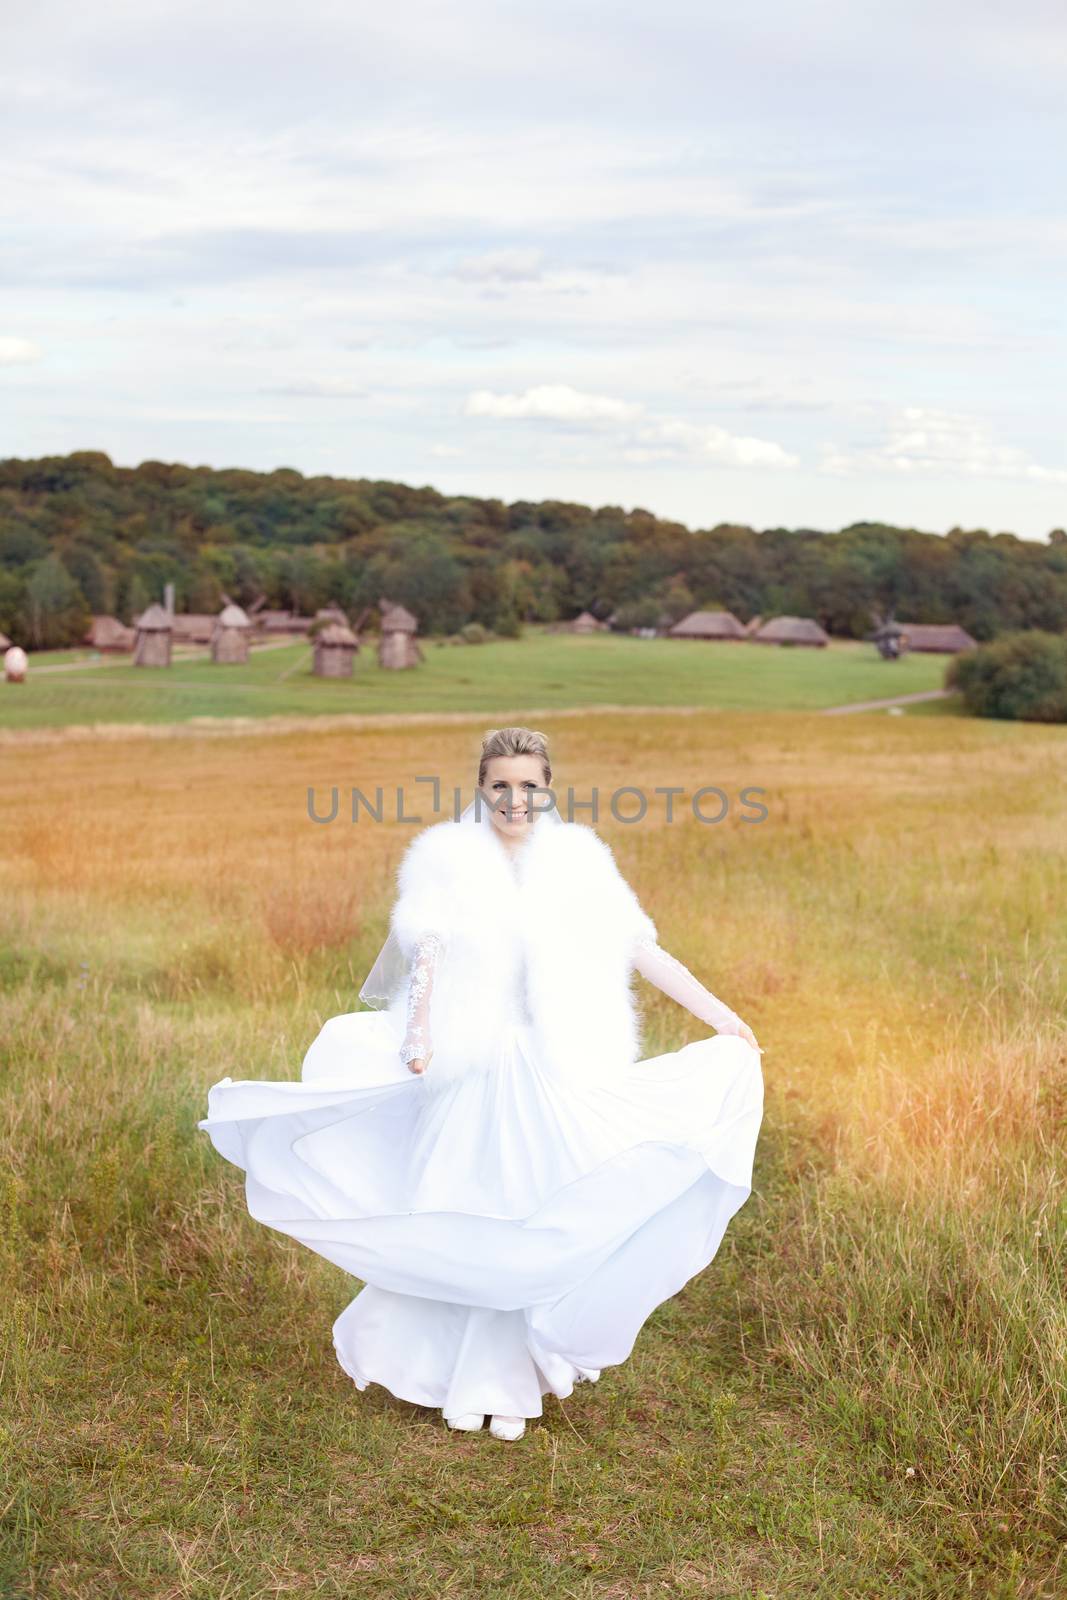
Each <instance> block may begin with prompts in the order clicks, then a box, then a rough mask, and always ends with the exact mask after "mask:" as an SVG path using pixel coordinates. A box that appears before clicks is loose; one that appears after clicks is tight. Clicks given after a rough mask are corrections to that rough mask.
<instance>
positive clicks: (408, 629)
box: [378, 600, 424, 671]
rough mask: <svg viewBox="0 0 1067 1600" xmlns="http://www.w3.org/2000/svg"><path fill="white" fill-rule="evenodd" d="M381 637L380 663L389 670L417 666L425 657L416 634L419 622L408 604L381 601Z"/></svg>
mask: <svg viewBox="0 0 1067 1600" xmlns="http://www.w3.org/2000/svg"><path fill="white" fill-rule="evenodd" d="M381 609H382V621H381V637H380V639H379V641H378V665H379V666H380V667H384V668H385V669H386V670H387V671H396V670H399V669H402V668H404V667H414V666H417V665H418V663H419V662H420V661H422V660H423V659H424V657H423V653H422V646H421V645H420V644H419V641H418V639H417V638H416V637H415V635H416V634H417V633H418V631H419V623H418V619H417V618H416V617H413V616H412V614H411V612H410V611H409V610H408V609H407V607H406V606H400V605H393V604H392V603H391V602H390V601H388V600H383V601H382V602H381Z"/></svg>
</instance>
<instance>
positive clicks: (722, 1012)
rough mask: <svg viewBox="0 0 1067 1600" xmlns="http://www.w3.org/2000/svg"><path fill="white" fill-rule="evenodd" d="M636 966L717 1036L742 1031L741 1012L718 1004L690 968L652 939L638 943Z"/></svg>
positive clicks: (720, 1003) (646, 936)
mask: <svg viewBox="0 0 1067 1600" xmlns="http://www.w3.org/2000/svg"><path fill="white" fill-rule="evenodd" d="M634 966H635V967H636V968H637V970H638V972H639V973H640V974H641V976H642V977H643V978H647V979H648V981H649V983H653V984H655V986H656V988H657V989H662V991H663V993H664V994H665V995H669V996H670V998H671V999H672V1000H677V1002H678V1004H679V1005H682V1006H685V1008H686V1010H687V1011H691V1012H692V1013H693V1015H694V1016H695V1017H699V1018H700V1020H701V1022H704V1023H707V1025H708V1026H709V1027H712V1028H714V1029H715V1030H716V1032H718V1033H734V1034H735V1033H737V1032H738V1031H739V1029H740V1027H741V1018H740V1017H739V1016H738V1015H737V1012H736V1011H731V1010H730V1007H729V1006H727V1005H723V1003H722V1001H721V1000H717V999H716V998H715V996H714V995H713V994H712V993H711V992H710V990H708V989H705V987H704V985H703V984H702V983H700V982H699V981H698V980H697V979H696V978H694V976H693V974H692V973H691V972H690V970H689V968H688V967H685V966H683V965H682V963H681V962H680V961H677V960H676V959H675V958H674V956H672V955H670V954H669V953H668V952H667V951H666V950H664V949H662V948H661V946H660V945H659V944H658V943H657V942H656V940H655V939H652V938H650V937H648V935H645V936H644V937H642V938H640V939H638V940H637V942H636V944H635V946H634Z"/></svg>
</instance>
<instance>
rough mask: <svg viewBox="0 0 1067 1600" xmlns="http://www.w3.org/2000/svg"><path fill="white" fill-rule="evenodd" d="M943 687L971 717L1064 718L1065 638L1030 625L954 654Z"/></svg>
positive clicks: (1066, 713)
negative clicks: (955, 692) (954, 693)
mask: <svg viewBox="0 0 1067 1600" xmlns="http://www.w3.org/2000/svg"><path fill="white" fill-rule="evenodd" d="M945 687H946V688H947V689H956V690H958V691H959V693H960V694H961V695H962V697H963V703H964V705H965V707H966V708H967V710H968V711H970V712H971V713H972V715H974V716H976V717H1001V718H1005V719H1008V720H1011V721H1019V722H1067V639H1065V638H1064V637H1063V636H1062V635H1061V634H1058V633H1046V632H1045V631H1043V630H1042V629H1039V628H1032V629H1027V630H1025V631H1022V632H1018V633H1005V634H1001V636H1000V638H998V639H994V640H993V641H992V642H991V643H990V644H983V645H979V646H978V648H977V649H976V650H968V651H967V652H966V653H965V654H962V655H958V656H955V657H954V658H953V659H952V660H951V661H950V662H949V664H948V668H947V670H946V673H945Z"/></svg>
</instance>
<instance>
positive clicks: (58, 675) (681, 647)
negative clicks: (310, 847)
mask: <svg viewBox="0 0 1067 1600" xmlns="http://www.w3.org/2000/svg"><path fill="white" fill-rule="evenodd" d="M423 648H424V651H425V661H424V662H423V663H422V664H421V665H420V666H419V667H418V668H417V669H413V670H411V671H406V672H385V671H382V670H381V668H380V667H379V666H378V662H377V654H376V652H375V650H374V649H373V648H368V649H365V650H364V651H363V652H362V653H361V654H360V655H359V656H357V658H356V665H355V670H354V672H353V676H352V677H351V678H347V679H332V680H331V679H323V678H316V677H315V676H314V675H313V674H312V672H311V657H310V650H309V647H308V646H307V645H306V644H302V643H298V644H293V645H288V646H283V647H280V648H279V647H276V646H271V647H270V648H269V649H263V650H259V651H254V652H253V654H252V657H251V659H250V661H249V663H248V665H247V666H215V665H214V664H213V663H212V661H211V660H210V658H209V656H208V654H207V652H206V650H205V651H201V652H199V653H195V652H190V653H189V654H188V655H183V657H182V659H181V660H180V661H179V660H175V662H174V664H173V665H172V666H171V667H170V668H169V669H154V668H147V667H134V666H132V665H131V664H130V662H129V659H128V658H127V657H100V658H98V659H96V660H95V661H94V660H92V659H90V658H89V657H88V656H86V657H84V658H83V659H82V662H81V664H80V665H79V664H77V663H75V662H72V660H71V657H70V652H57V653H56V655H55V656H50V655H48V654H46V653H43V652H42V654H41V655H40V656H35V657H33V659H32V660H31V663H30V671H29V674H28V676H27V681H26V682H25V683H24V684H21V685H19V686H12V685H10V684H4V683H2V682H0V728H30V727H63V726H69V725H71V724H82V725H93V724H99V723H130V722H134V723H145V724H148V723H173V722H178V721H186V720H188V719H190V718H195V717H237V716H240V717H267V716H281V715H287V716H323V715H329V714H330V713H333V714H336V713H339V712H341V713H353V712H354V713H363V714H382V713H396V712H400V713H406V712H420V711H423V712H425V711H452V710H456V709H457V708H462V709H464V710H466V711H478V712H483V711H484V712H486V713H489V714H499V713H501V712H507V711H510V710H511V709H512V708H515V707H539V708H540V707H544V708H548V709H553V708H557V709H558V708H562V707H564V706H589V705H600V704H617V705H629V706H657V705H664V706H672V705H673V706H677V705H693V706H706V707H709V708H721V709H724V710H729V709H738V710H743V709H745V708H746V707H750V708H752V709H762V708H763V707H765V706H773V707H776V708H780V709H782V710H816V709H818V708H819V707H821V706H832V705H843V704H846V703H847V702H850V701H857V700H871V699H875V698H877V697H879V696H883V695H892V694H912V693H915V692H916V691H918V690H922V689H937V688H940V687H941V682H942V678H943V675H944V670H945V662H946V660H947V657H944V656H935V655H926V656H924V655H915V656H908V657H905V658H904V659H903V660H901V661H895V662H885V661H882V660H881V659H880V658H879V656H878V655H877V653H876V651H875V649H874V646H873V645H870V644H864V643H861V642H857V641H852V640H835V641H834V642H833V643H832V644H831V645H829V646H828V647H827V648H826V649H824V650H805V649H779V648H775V647H771V646H768V645H757V644H747V643H745V644H722V643H702V642H698V641H691V640H677V639H635V638H632V637H629V636H619V635H614V634H611V635H608V634H601V635H593V636H592V637H581V636H575V635H567V634H549V633H544V632H541V631H540V630H530V631H529V632H528V633H527V634H526V636H525V637H524V638H522V639H518V640H496V641H493V642H490V643H486V644H482V645H450V644H445V643H437V642H434V641H432V640H429V641H426V642H425V643H424V646H423Z"/></svg>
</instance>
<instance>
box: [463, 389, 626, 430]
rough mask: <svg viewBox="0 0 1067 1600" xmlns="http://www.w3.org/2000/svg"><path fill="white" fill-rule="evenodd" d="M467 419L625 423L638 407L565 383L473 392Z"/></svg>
mask: <svg viewBox="0 0 1067 1600" xmlns="http://www.w3.org/2000/svg"><path fill="white" fill-rule="evenodd" d="M464 411H465V413H466V415H467V416H468V417H503V418H507V419H508V420H509V421H511V420H516V419H519V418H523V419H533V420H536V421H540V422H578V423H587V422H627V421H629V420H630V419H631V418H632V417H637V416H639V415H640V413H641V407H640V406H639V405H633V404H632V403H631V402H629V401H627V400H613V399H611V397H610V396H608V395H605V394H583V393H582V391H581V390H580V389H572V388H571V386H570V385H569V384H566V383H542V384H538V385H537V386H536V387H535V388H533V389H527V390H526V391H525V393H524V394H494V392H493V391H492V389H476V390H475V391H474V393H473V394H469V395H468V396H467V403H466V405H465V406H464Z"/></svg>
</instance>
